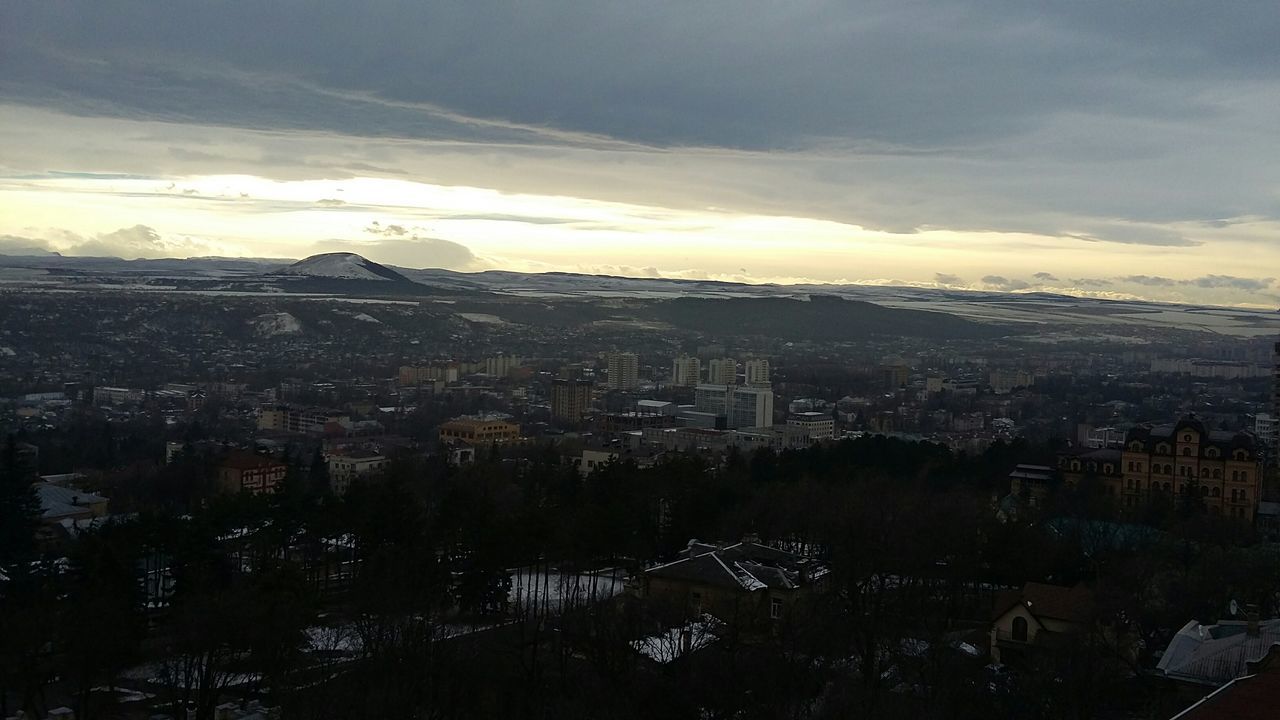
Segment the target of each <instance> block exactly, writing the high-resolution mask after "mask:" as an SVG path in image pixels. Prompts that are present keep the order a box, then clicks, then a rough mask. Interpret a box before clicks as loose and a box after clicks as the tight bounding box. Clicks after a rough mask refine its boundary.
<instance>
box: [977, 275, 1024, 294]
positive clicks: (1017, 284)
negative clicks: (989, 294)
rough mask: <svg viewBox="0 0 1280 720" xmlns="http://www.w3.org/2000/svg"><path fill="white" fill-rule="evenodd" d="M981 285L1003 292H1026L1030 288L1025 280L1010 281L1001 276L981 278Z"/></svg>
mask: <svg viewBox="0 0 1280 720" xmlns="http://www.w3.org/2000/svg"><path fill="white" fill-rule="evenodd" d="M982 284H983V285H985V286H987V288H988V289H992V290H1003V291H1005V292H1012V291H1014V290H1027V289H1029V288H1030V287H1031V285H1030V284H1029V283H1028V282H1026V281H1025V280H1017V279H1013V280H1010V279H1009V278H1006V277H1003V276H1001V275H987V276H985V277H983V278H982Z"/></svg>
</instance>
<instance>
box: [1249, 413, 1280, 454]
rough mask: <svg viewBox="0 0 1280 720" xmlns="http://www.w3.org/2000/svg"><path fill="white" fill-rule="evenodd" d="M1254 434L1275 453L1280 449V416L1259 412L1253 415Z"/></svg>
mask: <svg viewBox="0 0 1280 720" xmlns="http://www.w3.org/2000/svg"><path fill="white" fill-rule="evenodd" d="M1253 434H1254V435H1257V436H1258V440H1259V441H1260V442H1261V443H1262V444H1263V445H1266V446H1267V447H1269V448H1271V451H1272V453H1273V454H1276V453H1277V451H1278V450H1280V445H1278V443H1280V417H1277V416H1275V415H1268V414H1266V413H1258V414H1257V415H1254V416H1253Z"/></svg>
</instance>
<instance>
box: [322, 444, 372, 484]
mask: <svg viewBox="0 0 1280 720" xmlns="http://www.w3.org/2000/svg"><path fill="white" fill-rule="evenodd" d="M325 465H326V466H328V470H329V488H330V489H331V490H332V491H333V494H334V495H345V494H346V493H347V490H348V489H349V488H350V487H351V482H352V481H353V480H356V479H359V478H367V477H371V476H373V475H376V474H378V473H381V472H382V471H383V470H385V469H386V466H387V458H386V456H385V455H382V454H380V453H376V452H374V451H372V450H360V449H357V450H348V451H345V452H341V453H332V454H328V455H325Z"/></svg>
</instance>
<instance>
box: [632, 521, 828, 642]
mask: <svg viewBox="0 0 1280 720" xmlns="http://www.w3.org/2000/svg"><path fill="white" fill-rule="evenodd" d="M827 574H828V568H827V566H826V565H824V564H823V563H821V562H820V561H818V560H816V559H814V558H810V557H807V556H805V555H801V554H799V553H794V552H789V551H786V550H782V549H779V548H775V547H769V546H767V545H762V544H760V542H759V541H758V540H756V539H755V538H753V537H747V538H744V539H743V540H742V542H739V543H734V544H731V545H718V544H709V543H702V542H698V541H697V540H691V541H690V542H689V546H688V548H687V549H686V550H685V551H684V553H683V557H681V558H680V559H678V560H675V561H674V562H669V563H666V564H663V565H658V566H657V567H652V568H649V569H648V570H645V571H644V573H642V574H641V575H640V577H639V578H637V581H638V583H637V584H638V593H639V595H640V596H641V597H642V598H645V599H646V600H648V601H649V602H651V603H654V604H655V605H657V606H661V607H665V608H667V609H669V610H673V611H675V612H678V613H683V614H686V615H688V616H691V617H701V616H703V615H704V614H705V615H710V616H712V617H715V618H717V619H718V620H720V621H721V622H723V623H726V624H728V625H731V626H735V627H737V628H739V629H742V630H747V631H751V630H752V629H758V630H767V629H768V628H770V627H773V626H776V625H777V624H779V623H781V622H783V621H785V620H786V619H787V618H788V616H789V615H790V614H791V613H793V612H796V611H797V609H798V607H799V606H800V605H801V604H802V603H803V602H804V600H805V599H806V598H807V597H808V596H809V595H810V594H811V593H813V592H815V591H818V590H820V589H821V588H822V587H823V586H824V582H823V578H824V577H826V575H827Z"/></svg>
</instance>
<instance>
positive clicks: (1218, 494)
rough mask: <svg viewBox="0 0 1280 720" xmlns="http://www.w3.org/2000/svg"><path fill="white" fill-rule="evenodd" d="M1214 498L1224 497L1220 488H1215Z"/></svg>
mask: <svg viewBox="0 0 1280 720" xmlns="http://www.w3.org/2000/svg"><path fill="white" fill-rule="evenodd" d="M1213 496H1214V497H1222V491H1221V490H1219V489H1218V488H1214V489H1213Z"/></svg>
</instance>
